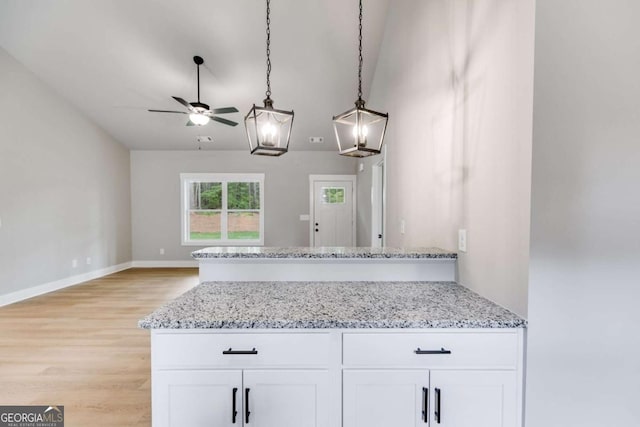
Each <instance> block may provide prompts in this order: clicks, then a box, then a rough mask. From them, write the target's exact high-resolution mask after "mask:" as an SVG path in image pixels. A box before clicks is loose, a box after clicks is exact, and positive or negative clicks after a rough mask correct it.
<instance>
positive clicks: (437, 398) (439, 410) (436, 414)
mask: <svg viewBox="0 0 640 427" xmlns="http://www.w3.org/2000/svg"><path fill="white" fill-rule="evenodd" d="M440 399H442V396H441V395H440V389H439V388H437V389H436V409H435V411H433V415H435V417H436V422H437V423H438V424H440V418H441V417H442V410H441V409H440Z"/></svg>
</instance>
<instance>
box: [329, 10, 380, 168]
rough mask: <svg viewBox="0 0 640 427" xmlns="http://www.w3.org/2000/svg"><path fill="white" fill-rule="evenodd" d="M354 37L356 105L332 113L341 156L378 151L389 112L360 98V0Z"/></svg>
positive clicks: (365, 154)
mask: <svg viewBox="0 0 640 427" xmlns="http://www.w3.org/2000/svg"><path fill="white" fill-rule="evenodd" d="M359 22H360V26H359V30H360V34H359V37H358V42H359V49H358V53H359V55H358V99H357V100H356V103H355V104H356V108H353V109H351V110H349V111H346V112H344V113H342V114H339V115H337V116H334V117H333V128H334V130H335V132H336V139H337V140H338V149H339V150H340V154H341V155H343V156H350V157H368V156H374V155H376V154H380V151H381V150H382V143H383V142H384V134H385V132H386V130H387V121H388V120H389V115H388V114H385V113H378V112H377V111H373V110H368V109H366V108H365V106H364V100H363V99H362V0H360V14H359Z"/></svg>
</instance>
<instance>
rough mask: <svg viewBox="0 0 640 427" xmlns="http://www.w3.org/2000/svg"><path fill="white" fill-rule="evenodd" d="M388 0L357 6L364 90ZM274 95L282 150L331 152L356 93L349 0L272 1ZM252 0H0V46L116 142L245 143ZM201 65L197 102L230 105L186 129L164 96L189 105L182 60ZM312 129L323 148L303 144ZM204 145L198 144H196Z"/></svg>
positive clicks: (255, 12)
mask: <svg viewBox="0 0 640 427" xmlns="http://www.w3.org/2000/svg"><path fill="white" fill-rule="evenodd" d="M388 3H389V2H388V0H370V1H367V2H365V4H364V7H365V9H364V20H365V21H364V49H365V56H364V92H365V95H366V94H368V90H369V86H370V84H371V80H372V77H373V73H374V68H375V64H376V62H377V57H378V51H379V49H380V44H381V40H382V35H383V31H384V23H385V16H386V12H387V6H388ZM271 9H272V13H271V39H272V49H271V51H272V54H271V57H272V62H273V69H272V74H271V84H272V92H273V94H272V98H273V100H274V103H275V105H274V106H275V107H276V108H280V109H293V110H294V111H295V122H294V127H293V132H292V137H291V145H290V149H291V150H335V149H336V146H335V137H334V135H333V128H332V125H331V118H332V116H333V115H335V114H338V113H341V112H343V111H345V110H347V109H349V108H351V107H352V106H353V102H354V101H355V98H356V89H357V19H358V18H357V16H358V4H357V2H356V1H355V0H351V1H345V0H272V3H271ZM265 26H266V24H265V2H264V1H262V0H189V1H188V2H186V1H175V0H137V1H126V0H92V1H86V0H57V1H47V2H44V1H37V0H0V46H1V47H2V48H4V49H5V50H6V51H8V52H9V53H10V54H11V55H12V56H13V57H15V58H16V59H17V60H18V61H20V62H21V63H22V64H24V65H25V66H26V67H27V68H28V69H29V70H30V71H32V72H33V73H34V74H35V75H37V76H38V77H39V78H40V79H41V80H43V81H44V82H46V83H47V84H48V85H49V86H51V87H52V88H53V89H54V90H55V91H56V92H58V93H59V94H61V95H62V96H64V97H65V98H66V99H68V100H69V101H70V102H71V103H72V104H73V105H75V106H76V107H77V108H78V109H79V110H80V111H81V112H83V113H84V114H85V115H87V116H88V117H89V118H90V119H91V120H93V121H94V122H95V123H97V124H98V125H99V126H101V127H102V128H104V129H105V130H106V131H107V132H108V133H109V134H111V135H112V136H113V137H114V138H116V139H117V140H118V141H120V142H121V143H123V144H124V145H125V146H127V147H129V148H131V149H135V150H184V149H196V148H197V147H198V143H197V142H196V137H197V136H198V135H207V136H212V137H213V139H214V142H213V143H204V144H203V145H202V149H224V150H245V149H247V148H248V146H247V142H246V136H245V131H244V125H243V123H242V121H243V118H244V115H245V114H246V113H247V112H248V111H249V109H250V108H251V106H252V104H253V103H256V104H261V103H262V100H263V99H264V92H265V89H266V83H265V78H266V77H265V73H266V63H265V62H266V59H265V28H266V27H265ZM194 55H200V56H202V57H203V58H204V60H205V64H204V66H205V68H204V69H201V76H200V79H201V100H202V101H203V102H205V103H208V104H210V105H211V107H213V108H215V107H226V106H235V107H236V108H238V110H240V113H234V114H226V115H224V116H222V117H224V118H228V119H231V120H234V121H237V122H239V123H240V125H239V126H236V127H234V128H231V127H228V126H224V125H221V124H218V123H214V122H212V123H211V124H209V125H206V126H203V127H186V126H185V122H186V116H184V115H179V114H161V113H150V112H147V111H146V110H147V109H149V108H153V109H167V110H174V109H178V110H180V105H179V104H178V103H177V102H175V101H174V100H173V99H171V96H172V95H173V96H179V97H182V98H184V99H186V100H187V101H189V102H191V101H195V100H196V69H195V64H194V63H193V60H192V57H193V56H194ZM311 136H322V137H324V138H325V142H324V144H310V143H309V137H311ZM205 144H206V145H205Z"/></svg>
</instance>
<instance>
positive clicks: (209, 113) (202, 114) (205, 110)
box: [149, 56, 238, 126]
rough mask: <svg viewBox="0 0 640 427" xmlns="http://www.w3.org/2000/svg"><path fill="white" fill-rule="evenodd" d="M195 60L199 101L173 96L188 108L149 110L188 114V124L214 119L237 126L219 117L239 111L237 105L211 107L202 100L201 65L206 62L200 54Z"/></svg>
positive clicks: (195, 124) (197, 124)
mask: <svg viewBox="0 0 640 427" xmlns="http://www.w3.org/2000/svg"><path fill="white" fill-rule="evenodd" d="M193 62H195V63H196V66H197V71H198V101H197V102H187V101H185V100H184V99H182V98H179V97H177V96H172V98H173V99H175V100H176V101H178V102H179V103H180V104H182V105H183V106H184V107H186V108H187V111H170V110H149V111H151V112H152V113H174V114H188V115H189V121H188V122H187V126H204V125H206V124H207V123H209V121H210V120H214V121H216V122H219V123H222V124H225V125H228V126H237V124H238V123H236V122H234V121H231V120H227V119H223V118H222V117H218V116H217V115H218V114H226V113H237V112H238V109H237V108H235V107H223V108H214V109H211V108H209V106H208V105H207V104H204V103H202V102H200V66H201V65H202V64H204V59H202V57H200V56H194V57H193Z"/></svg>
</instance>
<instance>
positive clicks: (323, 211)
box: [311, 180, 355, 247]
mask: <svg viewBox="0 0 640 427" xmlns="http://www.w3.org/2000/svg"><path fill="white" fill-rule="evenodd" d="M353 183H354V181H352V180H348V181H346V180H345V181H332V180H327V181H313V223H312V224H311V225H312V230H313V246H316V247H318V246H355V242H354V222H355V210H354V206H355V205H354V201H353V190H354V189H353V187H354V185H353Z"/></svg>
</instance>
